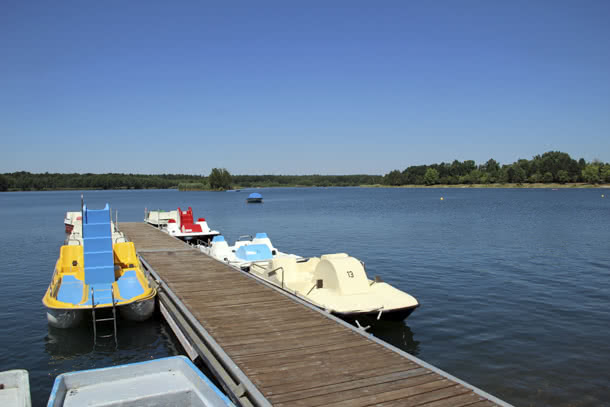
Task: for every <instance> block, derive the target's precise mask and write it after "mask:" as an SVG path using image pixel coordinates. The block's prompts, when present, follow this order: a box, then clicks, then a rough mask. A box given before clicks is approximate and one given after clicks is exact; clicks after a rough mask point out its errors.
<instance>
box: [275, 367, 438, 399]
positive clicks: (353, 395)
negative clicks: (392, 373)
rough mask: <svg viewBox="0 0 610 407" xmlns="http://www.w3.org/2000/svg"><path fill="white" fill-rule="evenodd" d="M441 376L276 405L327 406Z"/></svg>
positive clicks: (327, 394) (419, 376) (432, 374)
mask: <svg viewBox="0 0 610 407" xmlns="http://www.w3.org/2000/svg"><path fill="white" fill-rule="evenodd" d="M441 379H442V378H441V376H439V375H437V374H435V373H428V374H422V375H418V376H409V377H406V378H404V379H400V380H396V381H390V382H385V383H377V384H372V383H371V384H369V385H367V386H363V387H357V388H351V389H349V390H344V391H338V392H332V393H326V394H322V395H319V396H315V397H309V398H306V399H301V400H291V401H288V402H283V403H281V402H275V401H274V403H273V405H274V406H325V405H328V404H330V403H336V402H343V401H345V400H348V399H350V400H351V399H354V398H357V397H366V396H370V395H372V394H380V393H383V392H387V391H390V390H395V389H397V388H400V389H405V388H410V387H416V386H420V385H424V384H426V383H430V382H436V381H438V380H441ZM329 387H330V386H329Z"/></svg>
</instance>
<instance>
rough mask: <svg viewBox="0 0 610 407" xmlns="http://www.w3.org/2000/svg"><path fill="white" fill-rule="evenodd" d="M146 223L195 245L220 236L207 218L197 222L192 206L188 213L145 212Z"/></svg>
mask: <svg viewBox="0 0 610 407" xmlns="http://www.w3.org/2000/svg"><path fill="white" fill-rule="evenodd" d="M144 221H145V222H146V223H148V224H150V225H153V226H156V227H158V228H160V229H161V230H162V231H164V232H166V233H168V234H169V235H171V236H174V237H177V238H179V239H180V240H184V241H186V242H192V243H195V244H201V243H209V242H210V240H212V238H213V237H214V236H217V235H220V232H219V231H217V230H212V229H210V227H209V226H208V223H207V221H206V220H205V218H198V219H197V222H195V221H194V219H193V209H192V208H191V207H190V206H189V208H188V209H187V210H186V211H183V210H182V209H180V208H178V209H177V210H175V211H162V210H157V211H149V210H145V215H144Z"/></svg>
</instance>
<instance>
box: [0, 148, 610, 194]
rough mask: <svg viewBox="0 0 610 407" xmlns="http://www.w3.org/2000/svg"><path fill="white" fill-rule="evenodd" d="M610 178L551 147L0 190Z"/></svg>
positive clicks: (94, 178)
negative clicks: (379, 164) (382, 167)
mask: <svg viewBox="0 0 610 407" xmlns="http://www.w3.org/2000/svg"><path fill="white" fill-rule="evenodd" d="M526 182H528V183H540V182H542V183H551V182H556V183H562V184H563V183H568V182H587V183H590V184H599V183H610V164H608V163H601V162H599V161H593V162H590V163H587V162H585V160H584V159H582V158H581V159H580V160H578V161H576V160H575V159H573V158H571V157H570V155H569V154H567V153H563V152H560V151H549V152H546V153H544V154H542V155H537V156H535V157H533V158H532V159H531V160H525V159H520V160H517V161H516V162H514V163H512V164H505V165H500V164H499V163H498V162H497V161H496V160H494V159H493V158H492V159H489V160H488V161H487V162H485V163H484V164H479V165H477V164H476V163H475V162H474V161H473V160H466V161H459V160H455V161H453V162H452V163H444V162H442V163H440V164H430V165H414V166H410V167H407V168H406V169H405V170H403V171H399V170H394V171H391V172H389V173H388V174H385V175H383V176H381V175H365V174H357V175H231V174H230V173H229V171H227V170H226V169H225V168H213V169H212V171H211V172H210V174H209V176H207V177H206V176H203V175H186V174H160V175H143V174H117V173H108V174H91V173H87V174H76V173H73V174H60V173H48V172H45V173H43V174H41V173H39V174H35V173H30V172H25V171H20V172H13V173H5V174H0V191H8V190H21V191H39V190H56V189H151V188H154V189H169V188H179V189H181V190H226V189H231V188H251V187H287V186H302V187H330V186H340V187H347V186H360V185H379V184H385V185H392V186H398V185H437V184H448V185H457V184H494V183H502V184H509V183H512V184H521V183H526Z"/></svg>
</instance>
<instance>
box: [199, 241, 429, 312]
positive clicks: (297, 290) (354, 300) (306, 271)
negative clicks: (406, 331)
mask: <svg viewBox="0 0 610 407" xmlns="http://www.w3.org/2000/svg"><path fill="white" fill-rule="evenodd" d="M200 248H201V250H202V251H203V252H204V253H206V254H209V255H210V256H212V257H215V258H217V259H218V260H221V261H223V262H227V263H229V264H231V265H233V266H236V267H239V268H241V269H244V270H247V271H249V272H250V274H252V275H253V276H256V277H258V278H259V279H261V280H264V281H267V282H269V283H271V284H274V285H276V286H278V287H280V288H281V289H283V290H285V291H288V292H290V293H291V294H294V295H296V296H298V297H299V298H301V299H303V300H305V301H307V302H309V303H311V304H313V305H315V306H317V307H319V308H322V309H325V310H327V311H329V312H332V313H333V314H335V315H338V316H341V317H344V318H348V319H349V318H359V317H362V316H368V317H371V318H372V319H376V320H380V319H381V320H397V321H402V320H403V319H405V318H407V317H408V316H409V315H410V314H411V313H412V312H413V311H414V310H415V308H417V307H418V306H419V303H418V301H417V300H416V299H415V298H414V297H413V296H411V295H409V294H407V293H405V292H404V291H401V290H398V289H397V288H395V287H393V286H391V285H389V284H387V283H384V282H382V281H381V280H380V279H379V278H375V280H370V279H369V278H368V276H367V275H366V271H365V268H364V264H363V263H362V262H361V261H359V260H358V259H356V258H354V257H351V256H349V255H347V254H345V253H337V254H326V255H323V256H321V257H311V258H302V257H299V256H296V255H293V254H286V253H282V252H280V251H279V250H277V249H276V248H275V247H274V246H273V245H272V244H271V241H270V240H269V238H268V236H267V234H265V233H258V234H257V235H256V237H255V238H254V239H252V240H251V241H237V242H236V243H235V245H234V246H228V244H227V242H226V241H225V240H224V237H222V236H217V237H215V238H214V239H213V240H212V242H211V244H210V245H209V246H208V247H200Z"/></svg>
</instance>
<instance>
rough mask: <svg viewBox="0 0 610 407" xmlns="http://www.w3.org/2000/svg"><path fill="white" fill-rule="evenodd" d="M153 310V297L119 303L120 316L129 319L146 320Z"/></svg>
mask: <svg viewBox="0 0 610 407" xmlns="http://www.w3.org/2000/svg"><path fill="white" fill-rule="evenodd" d="M154 311H155V299H154V298H150V299H148V300H144V301H136V302H132V303H131V304H125V305H121V306H120V307H119V312H120V313H121V317H123V318H125V319H128V320H130V321H146V320H147V319H148V318H150V317H151V316H152V314H153V312H154Z"/></svg>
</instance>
